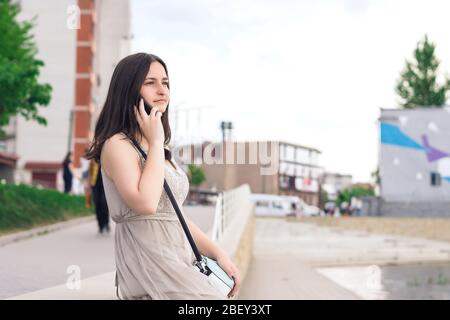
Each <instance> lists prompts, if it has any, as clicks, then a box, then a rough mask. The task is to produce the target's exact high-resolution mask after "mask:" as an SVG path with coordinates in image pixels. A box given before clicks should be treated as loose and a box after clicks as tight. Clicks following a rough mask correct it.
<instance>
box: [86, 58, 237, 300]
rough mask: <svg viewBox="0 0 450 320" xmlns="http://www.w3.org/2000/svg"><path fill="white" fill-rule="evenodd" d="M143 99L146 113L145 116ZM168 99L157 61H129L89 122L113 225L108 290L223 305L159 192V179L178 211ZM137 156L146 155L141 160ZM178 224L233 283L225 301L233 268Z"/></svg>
mask: <svg viewBox="0 0 450 320" xmlns="http://www.w3.org/2000/svg"><path fill="white" fill-rule="evenodd" d="M199 86H200V84H199ZM144 99H145V102H147V104H150V107H152V108H151V110H149V111H147V110H146V106H145V104H144ZM169 99H170V90H169V77H168V73H167V67H166V64H165V63H164V62H163V60H162V59H161V58H159V57H157V56H155V55H152V54H147V53H136V54H132V55H129V56H127V57H125V58H123V59H122V60H121V61H120V62H119V63H118V64H117V66H116V67H115V69H114V72H113V75H112V78H111V83H110V86H109V90H108V94H107V97H106V101H105V104H104V106H103V109H102V111H101V113H100V115H99V118H98V120H97V124H96V127H95V137H94V141H93V144H92V146H91V149H90V151H89V152H88V155H87V157H88V158H95V159H98V160H101V173H102V176H103V183H104V185H105V193H106V199H107V202H108V207H109V209H110V214H111V218H112V220H113V221H114V222H116V229H115V246H114V248H115V257H116V271H117V273H116V275H117V277H116V284H117V283H118V291H120V293H121V296H122V298H124V299H151V300H155V299H157V300H159V299H224V298H225V297H224V296H223V295H222V293H221V291H220V290H219V289H218V288H217V287H216V286H215V285H214V283H213V282H212V280H210V278H209V277H208V276H206V275H204V274H203V273H201V272H199V271H198V269H196V267H195V266H193V262H194V260H195V255H194V252H193V251H192V248H191V246H190V244H189V242H188V239H187V237H186V235H185V233H184V231H183V228H182V225H181V223H180V221H179V219H178V216H177V215H176V212H175V210H174V209H173V207H172V205H171V202H170V200H169V197H168V195H167V193H166V192H165V190H164V189H163V183H164V179H165V180H166V181H167V184H168V185H169V186H170V188H171V189H172V192H173V195H174V197H175V200H176V201H177V202H178V204H179V206H180V207H181V206H182V204H183V202H184V201H185V199H186V196H187V194H188V191H189V181H188V178H187V175H186V173H185V172H184V171H183V170H182V169H181V168H180V167H179V166H178V165H177V164H176V163H175V161H174V160H173V159H172V156H171V152H170V149H169V147H168V145H169V142H170V138H171V133H170V126H169V116H168V114H169ZM140 149H141V150H145V151H144V152H146V153H147V159H146V160H145V158H144V155H142V154H141V153H140V151H139V150H140ZM183 216H184V215H183ZM184 219H185V220H186V223H187V225H188V227H189V229H190V231H191V233H192V237H193V238H194V241H195V242H196V244H197V247H198V249H199V251H200V254H202V255H205V256H208V257H209V258H211V259H214V260H216V261H217V263H218V264H219V266H220V267H221V268H222V269H223V270H224V271H225V272H226V273H227V274H228V275H229V276H230V277H234V279H235V285H234V288H233V289H232V290H230V292H229V293H228V297H229V298H230V297H232V296H234V295H235V294H236V292H237V290H238V289H239V287H240V276H239V273H238V270H237V268H236V266H235V265H234V264H233V262H232V261H231V260H230V258H229V257H228V256H227V254H226V252H225V251H224V250H223V249H222V248H221V247H220V246H219V245H218V244H216V243H215V242H213V241H211V240H210V239H209V238H208V237H207V235H206V234H205V233H203V231H201V230H200V228H198V227H197V226H196V225H195V224H194V223H193V222H192V221H190V219H188V217H184Z"/></svg>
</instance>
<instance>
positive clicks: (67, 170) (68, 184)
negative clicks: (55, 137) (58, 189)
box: [63, 151, 75, 193]
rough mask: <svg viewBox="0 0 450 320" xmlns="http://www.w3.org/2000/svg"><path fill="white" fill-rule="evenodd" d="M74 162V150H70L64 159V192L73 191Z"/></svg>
mask: <svg viewBox="0 0 450 320" xmlns="http://www.w3.org/2000/svg"><path fill="white" fill-rule="evenodd" d="M72 162H73V159H72V152H71V151H69V152H68V153H67V154H66V157H65V158H64V161H63V179H64V193H70V192H71V191H72V181H73V176H74V173H75V171H74V168H73V163H72Z"/></svg>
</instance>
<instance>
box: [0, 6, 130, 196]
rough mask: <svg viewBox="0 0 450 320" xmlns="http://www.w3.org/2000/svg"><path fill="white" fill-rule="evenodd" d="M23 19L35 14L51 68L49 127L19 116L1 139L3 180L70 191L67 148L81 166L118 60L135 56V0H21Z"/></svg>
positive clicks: (42, 55) (47, 78) (47, 72)
mask: <svg viewBox="0 0 450 320" xmlns="http://www.w3.org/2000/svg"><path fill="white" fill-rule="evenodd" d="M18 2H19V3H20V6H21V13H20V15H19V20H21V21H23V20H30V19H31V18H32V17H34V16H36V24H35V27H34V28H33V29H32V30H33V31H32V32H33V34H34V40H35V43H36V45H37V47H38V54H37V58H38V59H40V60H42V61H43V62H44V63H45V66H44V67H42V68H41V74H40V78H39V82H40V83H49V84H50V85H51V86H52V88H53V90H52V98H51V102H50V104H49V106H47V107H42V108H39V114H40V115H42V116H43V117H44V118H46V119H47V122H48V125H47V126H46V127H44V126H41V125H39V124H37V123H36V122H31V121H26V120H25V119H24V118H22V117H20V116H19V117H15V118H13V119H12V120H11V122H10V124H9V126H8V127H7V128H6V132H7V133H8V136H7V138H6V139H5V140H3V141H1V142H0V179H1V178H4V179H6V180H7V181H8V182H13V181H15V182H23V183H28V184H35V185H36V184H41V185H43V186H45V187H50V188H57V189H58V190H62V189H63V180H62V168H61V163H62V160H63V158H64V157H65V155H66V153H67V152H68V151H72V153H73V154H74V165H75V167H79V166H80V156H81V155H82V154H83V153H84V150H85V148H86V147H87V146H88V144H89V142H90V140H91V138H92V136H93V132H92V131H93V129H94V124H95V120H96V118H97V115H98V113H99V111H100V109H101V107H102V106H103V103H104V101H105V98H106V94H107V90H108V86H109V81H110V78H111V75H112V72H113V70H114V67H115V65H116V63H117V62H118V61H119V60H120V59H121V58H123V57H124V56H126V55H128V54H129V51H130V38H131V36H130V5H129V0H114V1H108V0H79V1H76V0H58V1H55V0H39V1H36V0H22V1H18Z"/></svg>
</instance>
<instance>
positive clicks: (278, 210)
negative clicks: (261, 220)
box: [250, 193, 301, 217]
mask: <svg viewBox="0 0 450 320" xmlns="http://www.w3.org/2000/svg"><path fill="white" fill-rule="evenodd" d="M250 199H251V200H252V201H253V203H254V204H255V214H256V215H257V216H275V217H285V216H286V215H288V214H290V213H292V212H293V211H294V209H293V208H292V204H293V203H295V204H296V207H297V208H299V207H300V203H301V202H300V200H301V199H300V198H299V197H295V196H278V195H273V194H262V193H252V194H251V195H250Z"/></svg>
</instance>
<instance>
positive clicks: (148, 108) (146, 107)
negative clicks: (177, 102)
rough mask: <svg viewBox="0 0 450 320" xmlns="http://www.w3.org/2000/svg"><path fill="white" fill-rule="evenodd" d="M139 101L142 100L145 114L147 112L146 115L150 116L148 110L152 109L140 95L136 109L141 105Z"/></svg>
mask: <svg viewBox="0 0 450 320" xmlns="http://www.w3.org/2000/svg"><path fill="white" fill-rule="evenodd" d="M141 99H143V100H144V108H145V112H147V114H150V110H152V108H153V107H152V106H151V105H150V104H148V103H147V102H146V101H145V99H144V98H143V97H142V96H141V95H139V98H138V102H137V104H136V106H138V108H139V104H140V103H141Z"/></svg>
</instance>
